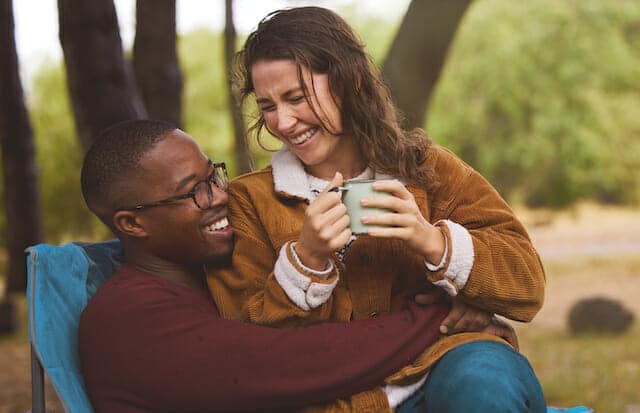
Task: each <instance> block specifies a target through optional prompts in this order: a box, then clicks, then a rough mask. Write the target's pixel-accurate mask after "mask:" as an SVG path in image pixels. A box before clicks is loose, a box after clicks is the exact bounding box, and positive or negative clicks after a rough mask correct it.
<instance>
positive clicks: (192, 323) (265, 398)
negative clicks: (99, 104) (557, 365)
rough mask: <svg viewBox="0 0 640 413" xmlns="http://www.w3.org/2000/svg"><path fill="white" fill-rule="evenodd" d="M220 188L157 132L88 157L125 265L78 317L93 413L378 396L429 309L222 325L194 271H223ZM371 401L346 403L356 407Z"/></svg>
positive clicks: (134, 131) (422, 341)
mask: <svg viewBox="0 0 640 413" xmlns="http://www.w3.org/2000/svg"><path fill="white" fill-rule="evenodd" d="M226 183H227V177H226V171H225V169H224V165H223V164H218V163H213V162H212V161H210V160H209V159H208V158H207V156H205V155H204V154H203V153H202V152H201V150H200V149H199V147H198V145H197V144H196V143H195V141H194V140H193V139H192V138H191V137H189V136H188V135H186V134H185V133H184V132H182V131H180V130H179V129H175V128H174V127H173V126H171V125H169V124H166V123H164V122H158V121H150V120H143V121H130V122H124V123H121V124H117V125H115V126H113V127H111V128H109V129H107V130H105V131H104V132H103V133H102V134H101V135H100V136H99V137H98V139H97V140H96V143H95V144H94V145H93V146H92V148H91V149H90V150H89V152H88V153H87V155H86V158H85V161H84V165H83V169H82V191H83V195H84V197H85V200H86V202H87V205H88V207H89V208H90V209H91V211H93V212H94V213H95V214H96V215H97V216H98V217H99V218H100V219H101V220H102V221H103V222H104V223H105V224H106V225H107V226H108V227H109V228H110V229H111V230H112V231H113V232H114V234H116V236H117V237H118V238H119V239H120V240H121V242H122V246H123V249H124V253H125V257H126V261H127V263H126V264H125V265H123V266H122V267H121V268H120V269H119V270H118V271H117V272H116V274H115V275H114V276H113V277H112V278H111V279H110V280H108V281H107V282H106V283H105V284H104V285H103V286H102V287H101V288H100V289H99V290H98V292H97V293H96V294H95V296H94V297H93V298H92V300H91V301H90V302H89V304H88V306H87V308H86V309H85V311H84V313H83V315H82V318H81V320H80V328H79V351H80V359H81V364H82V369H83V375H84V379H85V383H86V386H87V389H88V392H89V395H90V398H91V401H92V404H93V405H94V408H95V411H96V412H98V413H99V412H123V413H129V412H152V411H153V412H158V411H166V412H171V411H180V412H188V411H230V410H252V409H253V410H255V409H275V410H277V411H282V410H283V409H286V408H290V407H300V406H305V405H311V404H315V403H321V402H328V401H330V400H333V399H338V398H344V397H349V396H350V395H354V394H357V393H358V392H362V391H364V390H366V389H372V388H376V387H377V388H378V389H377V390H374V391H373V393H375V392H381V391H382V390H381V389H380V388H379V386H380V385H382V384H383V382H384V378H385V377H387V376H388V375H390V374H391V373H393V372H394V371H396V370H398V369H400V368H401V367H403V366H404V365H406V364H408V363H409V362H410V361H411V360H412V359H414V358H415V357H416V356H418V355H419V354H420V352H421V351H422V350H423V349H424V348H426V347H427V346H429V345H430V344H432V343H433V342H434V341H435V340H436V339H437V337H438V334H439V332H438V327H439V326H440V323H441V321H442V320H443V319H444V317H445V316H446V313H447V311H448V309H447V308H446V307H443V306H440V305H433V306H429V307H424V308H418V307H416V306H415V305H412V306H410V307H411V308H410V310H407V311H404V312H403V313H399V314H395V315H390V316H386V317H380V318H378V319H371V320H366V321H358V322H351V323H335V324H322V325H317V326H312V327H305V328H301V329H271V328H266V327H260V326H254V325H249V324H244V323H241V322H238V321H229V320H224V319H222V318H221V317H220V316H219V314H218V312H217V308H216V306H215V304H214V302H213V300H212V299H211V296H210V295H209V293H208V292H207V289H206V288H207V287H206V283H205V279H204V273H203V265H204V264H205V263H212V262H226V260H228V258H229V256H230V253H231V251H232V248H233V244H232V237H233V230H232V229H231V227H230V226H229V223H228V221H227V218H226V208H227V201H228V198H227V194H226V193H225V188H226ZM493 328H494V330H493V332H494V333H496V332H497V333H500V334H503V335H504V334H506V333H509V331H508V330H500V331H498V330H496V329H495V327H493ZM368 394H372V392H371V391H370V392H368V393H362V394H361V395H356V396H353V397H352V399H358V398H359V400H360V403H361V404H363V405H366V403H367V397H368V396H367V395H368ZM378 396H379V394H378ZM379 407H380V409H378V407H375V411H387V410H388V406H379Z"/></svg>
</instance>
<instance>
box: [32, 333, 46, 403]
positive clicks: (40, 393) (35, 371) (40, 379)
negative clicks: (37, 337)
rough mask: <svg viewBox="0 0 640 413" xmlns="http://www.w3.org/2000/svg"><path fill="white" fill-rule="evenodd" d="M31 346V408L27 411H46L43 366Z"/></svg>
mask: <svg viewBox="0 0 640 413" xmlns="http://www.w3.org/2000/svg"><path fill="white" fill-rule="evenodd" d="M30 346H31V410H29V413H46V402H45V397H44V368H43V367H42V364H41V363H40V360H39V359H38V355H37V354H36V350H35V349H34V348H33V344H30Z"/></svg>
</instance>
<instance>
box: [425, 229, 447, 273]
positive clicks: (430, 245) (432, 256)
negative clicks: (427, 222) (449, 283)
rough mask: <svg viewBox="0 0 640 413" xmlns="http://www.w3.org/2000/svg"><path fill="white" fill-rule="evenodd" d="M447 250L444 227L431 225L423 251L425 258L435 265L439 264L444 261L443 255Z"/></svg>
mask: <svg viewBox="0 0 640 413" xmlns="http://www.w3.org/2000/svg"><path fill="white" fill-rule="evenodd" d="M445 250H446V239H445V236H444V233H443V232H442V229H440V227H437V226H433V225H431V228H430V229H429V236H427V243H426V246H425V249H424V251H423V256H424V259H425V260H426V261H427V262H429V263H430V264H433V265H438V263H440V262H441V261H442V256H443V255H444V252H445Z"/></svg>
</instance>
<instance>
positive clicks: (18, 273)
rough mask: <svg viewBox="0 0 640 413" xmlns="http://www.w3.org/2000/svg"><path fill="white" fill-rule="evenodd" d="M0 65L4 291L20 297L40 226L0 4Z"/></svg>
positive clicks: (5, 7) (9, 18)
mask: <svg viewBox="0 0 640 413" xmlns="http://www.w3.org/2000/svg"><path fill="white" fill-rule="evenodd" d="M0 62H2V64H0V141H1V148H2V169H3V173H4V181H3V185H4V204H5V214H6V231H5V236H6V243H7V252H8V257H9V262H8V270H7V274H8V282H7V291H8V292H18V291H19V292H24V291H25V288H26V286H27V277H26V260H25V253H24V249H25V248H26V247H27V246H29V245H33V244H37V243H39V242H41V241H42V221H41V216H40V197H39V193H38V173H37V170H36V163H35V150H34V145H33V132H32V129H31V122H30V120H29V114H28V113H27V108H26V106H25V104H24V97H23V91H22V84H21V82H20V74H19V71H18V56H17V53H16V44H15V37H14V21H13V5H12V1H11V0H0Z"/></svg>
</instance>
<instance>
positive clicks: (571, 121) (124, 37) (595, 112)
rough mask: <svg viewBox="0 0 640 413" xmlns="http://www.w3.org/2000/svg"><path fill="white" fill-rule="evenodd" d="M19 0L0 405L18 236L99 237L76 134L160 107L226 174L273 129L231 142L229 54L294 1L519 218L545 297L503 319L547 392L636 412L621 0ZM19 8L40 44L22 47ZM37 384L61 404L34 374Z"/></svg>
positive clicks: (0, 411) (638, 248)
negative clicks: (353, 36)
mask: <svg viewBox="0 0 640 413" xmlns="http://www.w3.org/2000/svg"><path fill="white" fill-rule="evenodd" d="M19 3H22V2H21V1H20V0H14V1H12V0H0V4H1V5H2V8H1V9H0V13H1V15H0V56H1V62H0V65H1V66H0V75H1V76H0V138H1V140H2V147H1V149H2V161H1V164H2V171H3V176H4V180H3V181H2V184H0V187H1V188H2V191H1V196H2V198H3V204H2V205H3V209H2V212H3V213H2V214H0V229H1V231H0V328H1V329H2V331H0V367H1V368H0V413H23V412H26V411H27V410H29V409H30V408H31V388H30V380H31V379H30V350H29V343H28V339H27V318H28V317H27V300H26V297H25V289H26V267H25V255H24V252H23V251H24V248H25V247H27V246H29V245H34V244H37V243H40V242H46V243H49V244H62V243H66V242H71V241H102V240H107V239H110V238H113V235H112V234H110V233H109V232H108V230H107V229H106V228H105V227H104V225H102V223H101V222H100V221H98V220H97V219H96V218H95V217H94V216H93V215H92V214H91V212H90V211H89V210H88V209H87V208H86V206H85V203H84V201H83V198H82V194H81V189H80V169H81V164H82V159H83V156H84V153H85V151H86V150H87V149H88V147H89V145H90V144H91V142H92V139H93V138H94V137H95V135H96V134H97V133H98V132H99V131H100V130H101V129H103V128H104V127H107V126H109V125H111V124H113V123H116V122H118V121H122V120H128V119H139V118H145V117H149V118H155V119H164V120H168V121H171V122H173V123H175V124H177V125H180V128H181V129H182V130H184V131H186V132H187V133H188V134H190V135H191V136H193V137H194V138H195V139H196V140H197V142H198V144H199V145H200V146H201V147H202V148H203V150H204V152H205V153H213V154H215V159H214V161H218V160H224V161H225V162H226V163H227V168H228V169H229V175H230V177H231V178H234V177H236V176H238V175H240V174H242V173H245V172H248V171H250V170H251V169H252V168H253V169H258V168H262V167H265V166H266V165H268V164H269V161H270V158H271V156H272V154H273V152H272V151H271V152H270V151H269V150H268V149H271V150H275V149H277V148H278V147H279V145H280V143H279V142H278V141H277V140H276V139H275V138H269V139H264V141H263V142H261V145H259V144H258V142H256V141H255V139H253V138H252V137H249V138H248V139H245V138H246V135H247V127H248V126H249V125H250V124H251V123H253V121H254V119H253V118H252V117H251V116H245V117H244V118H243V116H242V115H241V113H240V111H239V109H238V108H237V105H236V104H235V101H234V98H233V97H232V96H233V95H232V93H231V92H232V91H231V90H230V86H229V78H228V76H227V73H228V69H229V67H230V65H231V62H232V54H233V52H234V51H235V50H238V48H239V47H240V45H241V44H242V43H243V41H244V38H245V37H246V35H247V33H248V32H249V31H251V30H252V29H253V28H254V27H255V26H256V25H257V23H258V21H259V19H260V18H262V17H263V16H264V15H266V14H267V13H268V12H270V11H272V10H275V9H279V8H285V7H296V6H302V5H310V4H312V3H313V5H319V6H323V7H328V8H332V9H334V10H335V11H336V12H337V13H338V14H340V15H341V16H343V17H344V18H345V19H346V20H347V21H348V22H349V23H350V24H351V25H352V26H353V27H354V28H355V30H356V32H357V33H358V34H359V36H360V37H361V39H362V41H363V42H364V43H365V44H366V45H367V50H368V51H369V52H370V53H371V54H372V56H373V58H374V61H375V63H376V65H378V66H379V67H380V68H381V70H382V73H383V76H384V79H385V81H386V82H387V83H388V86H389V88H390V90H391V93H392V96H393V98H394V100H395V101H396V103H397V105H398V107H399V108H400V109H401V111H402V112H403V114H404V115H405V116H406V122H407V125H410V126H416V127H422V128H424V130H425V131H426V132H427V134H428V135H429V136H430V137H431V138H432V139H433V141H434V142H436V143H437V144H439V145H442V146H445V147H447V148H449V149H450V150H451V151H453V152H454V153H455V154H456V155H458V156H459V157H460V158H461V159H463V160H464V161H465V162H467V163H468V164H470V165H471V166H472V167H474V168H475V169H476V170H478V171H479V172H480V173H481V174H482V175H483V176H484V177H486V178H487V180H488V181H489V182H491V184H492V185H493V186H495V188H496V189H498V191H499V192H500V194H501V195H502V196H503V197H504V198H505V199H506V200H507V201H508V202H509V204H510V205H511V206H512V207H513V208H514V210H515V212H516V214H517V216H518V217H519V218H520V219H521V220H522V221H523V223H524V224H525V226H526V228H527V230H528V231H529V235H530V236H531V238H532V241H533V244H534V246H535V247H536V248H537V250H538V252H539V253H540V256H541V259H542V262H543V264H544V267H545V272H546V282H547V284H546V289H545V302H544V305H543V307H542V310H541V311H540V312H539V313H538V314H537V316H536V317H535V318H534V320H533V321H532V322H531V323H518V322H514V323H513V324H514V326H515V328H516V331H517V333H518V337H519V341H520V347H521V352H522V353H523V354H524V355H525V356H526V357H527V358H528V359H529V361H530V362H531V364H532V366H533V368H534V370H535V372H536V374H537V376H538V378H539V380H540V382H541V384H542V387H543V390H544V393H545V398H546V401H547V404H548V405H551V406H560V407H563V406H576V405H585V406H588V407H590V408H592V409H594V411H595V412H612V413H613V412H621V413H640V396H639V392H638V389H640V346H639V345H638V343H640V324H639V322H638V319H639V318H640V301H639V300H638V298H637V297H638V296H640V207H639V205H640V173H638V170H639V169H640V3H638V2H633V1H626V0H614V1H608V2H603V1H600V0H584V1H578V0H562V1H553V0H536V1H532V2H510V1H506V0H475V1H471V0H466V1H455V2H441V1H433V0H411V1H409V0H404V1H400V2H386V1H385V2H383V1H380V2H358V1H349V0H340V1H329V0H327V1H322V2H307V1H301V0H289V1H284V0H283V1H275V0H274V1H270V2H264V4H263V5H261V6H260V8H259V9H260V10H250V9H253V8H254V5H255V3H253V2H251V1H248V0H244V1H241V0H236V1H235V2H232V1H231V0H227V1H226V2H222V1H221V0H219V1H216V2H210V3H212V4H215V6H208V7H207V8H206V9H205V10H206V13H210V14H215V15H216V18H217V20H216V22H217V23H207V22H201V21H195V22H191V23H189V22H185V21H184V20H182V21H181V20H180V18H181V12H182V13H183V14H182V18H183V19H184V18H185V16H191V17H192V18H194V17H193V16H194V15H197V14H200V15H203V14H205V10H198V6H197V4H198V2H194V1H192V0H177V1H175V0H166V1H165V0H162V1H149V0H147V1H144V0H138V2H137V3H135V2H133V1H132V0H129V1H120V0H99V1H98V0H96V1H93V2H91V5H90V6H89V5H87V4H85V3H88V2H84V1H82V0H58V2H57V5H55V4H53V3H55V2H53V1H50V2H49V3H52V5H51V6H50V7H51V10H50V11H51V13H50V15H49V16H48V17H47V18H48V19H51V20H52V25H53V27H54V31H53V32H52V33H42V34H41V33H39V30H38V27H36V26H37V25H32V24H30V23H29V13H33V12H34V11H33V10H25V9H24V8H22V7H24V5H19ZM25 3H28V2H25ZM114 3H115V5H114ZM260 3H263V2H260ZM390 3H393V6H391V5H390ZM186 4H190V6H191V7H194V8H195V11H194V10H193V9H192V10H187V6H186ZM116 6H117V14H116ZM232 6H233V7H232ZM19 7H20V12H18V9H19ZM255 8H257V7H255ZM231 10H232V11H233V13H231ZM58 13H59V14H58ZM189 13H191V14H189ZM42 14H43V13H41V15H42ZM44 14H45V15H46V13H44ZM254 15H255V16H254ZM248 16H252V17H248ZM225 17H226V18H225ZM39 18H42V17H39ZM176 19H177V22H176ZM194 20H197V19H195V18H194ZM14 25H15V30H14ZM21 25H24V26H29V27H28V28H27V29H26V31H28V32H30V36H34V37H36V39H38V36H43V37H47V39H46V42H45V39H44V38H41V39H39V40H36V42H42V43H44V44H47V45H49V44H52V43H53V44H54V46H53V47H55V48H57V49H56V50H57V52H54V53H46V54H44V56H40V57H39V58H34V56H33V54H29V55H27V53H23V52H22V49H21V48H20V42H19V40H20V36H19V33H20V31H19V29H20V26H21ZM58 25H59V27H58ZM24 26H23V27H24ZM98 26H99V27H100V28H101V30H100V35H99V36H96V34H95V31H94V30H92V28H93V27H98ZM43 27H44V25H43ZM57 30H60V40H59V41H58V31H57ZM16 45H17V50H16ZM157 67H163V68H164V70H161V71H158V70H155V69H156V68H157ZM18 74H20V75H21V76H18ZM159 85H160V86H159ZM253 104H254V103H253V102H251V99H249V102H248V104H247V106H248V108H245V111H246V113H253V112H255V110H254V109H255V108H252V107H251V106H252V105H253ZM265 148H266V149H265ZM251 165H253V166H251ZM46 397H47V410H48V411H52V412H62V411H63V408H62V406H61V405H60V403H59V402H58V401H57V398H56V395H55V392H54V391H53V389H52V388H51V387H50V386H48V387H47V391H46Z"/></svg>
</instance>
